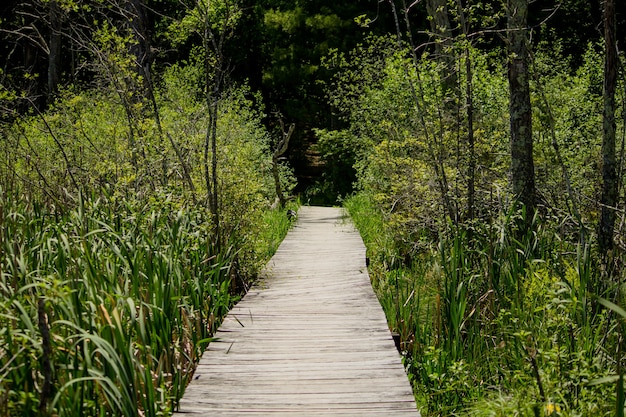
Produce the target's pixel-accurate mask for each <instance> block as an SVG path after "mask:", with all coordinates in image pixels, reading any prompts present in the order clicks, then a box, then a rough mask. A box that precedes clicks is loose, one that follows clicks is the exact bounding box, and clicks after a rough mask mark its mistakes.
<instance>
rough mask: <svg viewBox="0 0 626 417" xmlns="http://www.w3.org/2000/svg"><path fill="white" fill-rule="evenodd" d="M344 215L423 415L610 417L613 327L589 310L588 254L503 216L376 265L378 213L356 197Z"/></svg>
mask: <svg viewBox="0 0 626 417" xmlns="http://www.w3.org/2000/svg"><path fill="white" fill-rule="evenodd" d="M346 208H347V209H348V211H349V212H350V214H351V216H352V217H353V218H354V219H355V223H356V225H357V227H358V228H359V230H360V231H361V233H362V235H363V237H364V240H365V243H366V246H367V247H368V250H370V257H371V258H372V261H373V262H372V264H371V265H370V272H371V275H372V279H373V281H374V287H375V289H376V291H377V294H378V296H379V299H380V300H381V304H382V305H383V307H384V308H385V311H386V314H387V317H388V321H389V323H390V327H391V328H392V330H394V331H397V332H398V333H400V335H401V338H402V347H403V350H404V360H405V365H406V367H407V371H408V373H409V377H410V378H411V380H412V382H413V384H414V389H415V391H416V398H417V400H418V403H419V404H420V408H422V412H423V413H424V414H425V415H428V416H448V415H480V416H483V415H484V416H508V415H520V416H539V415H542V416H543V415H545V416H547V415H554V416H556V415H559V416H602V415H607V416H608V415H614V413H615V404H616V389H615V383H614V381H616V379H615V375H616V374H617V364H618V363H619V361H620V360H621V348H620V347H619V346H620V343H621V342H620V336H619V331H618V330H619V328H618V327H617V323H618V322H617V319H616V318H615V317H614V314H613V313H612V312H611V311H610V310H605V309H602V308H599V304H598V303H596V302H595V301H594V296H595V295H594V294H593V292H592V290H594V289H595V288H597V286H596V285H595V283H596V282H597V280H599V274H598V273H596V272H595V271H597V268H595V266H594V260H593V256H592V254H591V253H590V251H589V246H588V245H583V244H580V243H579V242H576V241H574V242H568V241H566V240H565V239H563V238H561V237H560V234H559V233H558V225H555V224H551V223H550V222H549V221H547V220H539V219H538V218H537V219H535V221H534V224H533V227H532V228H531V229H529V231H528V232H525V233H523V232H522V231H521V230H520V229H519V228H518V225H520V224H523V222H520V221H519V219H518V218H517V214H515V213H513V212H509V213H502V214H501V216H500V217H498V218H497V219H494V220H493V221H492V223H491V224H486V225H485V224H483V225H477V224H476V225H473V226H472V227H471V228H469V227H465V228H461V227H451V228H450V230H448V231H445V232H442V237H441V238H440V241H439V242H433V244H432V245H431V247H430V249H429V250H422V252H421V253H419V254H415V255H414V256H412V258H411V260H410V261H409V262H404V263H400V262H396V263H395V264H394V263H393V262H387V263H386V264H384V265H381V264H380V261H381V260H383V261H384V260H388V259H390V258H393V253H394V246H393V237H392V236H388V235H386V233H387V232H386V230H388V229H387V228H386V227H385V221H384V216H383V215H382V214H381V213H380V212H379V211H377V210H376V208H375V206H374V205H373V204H372V203H371V200H370V199H368V198H367V196H365V195H357V196H355V197H353V198H351V199H349V200H348V201H346ZM363 216H367V218H365V219H364V218H362V217H363ZM371 226H375V227H371ZM381 241H384V242H385V243H384V245H380V242H381ZM383 246H384V247H383Z"/></svg>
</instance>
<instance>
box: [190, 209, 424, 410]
mask: <svg viewBox="0 0 626 417" xmlns="http://www.w3.org/2000/svg"><path fill="white" fill-rule="evenodd" d="M262 276H263V278H262V279H261V280H259V282H258V283H257V284H256V285H255V286H254V287H253V288H252V289H250V291H249V292H248V294H246V296H245V297H244V298H243V299H242V300H241V301H240V302H239V303H238V304H237V305H236V306H235V307H234V308H233V309H232V310H231V311H230V313H229V314H228V316H227V317H226V318H225V319H224V322H223V323H222V325H221V327H220V329H219V330H218V332H217V333H216V334H215V338H216V340H215V341H213V342H211V343H210V344H209V346H208V348H207V350H206V352H205V353H204V355H203V356H202V359H201V360H200V363H199V365H198V368H197V369H196V372H195V374H194V379H193V381H192V382H191V384H190V385H189V386H188V388H187V390H186V392H185V395H184V397H183V399H182V400H181V403H180V408H179V411H178V414H180V415H189V416H194V417H195V416H209V415H210V416H218V417H219V416H246V415H250V416H255V415H257V416H273V417H280V416H311V417H319V416H355V417H356V416H359V417H367V416H391V417H393V416H403V417H404V416H419V412H418V411H417V409H416V405H415V400H414V397H413V393H412V390H411V386H410V384H409V382H408V379H407V376H406V374H405V372H404V368H403V366H402V361H401V357H400V355H399V354H398V352H397V351H396V349H395V345H394V343H393V340H392V338H391V334H390V332H389V329H388V327H387V322H386V319H385V316H384V313H383V311H382V308H381V307H380V304H379V303H378V300H377V299H376V296H375V295H374V292H373V290H372V288H371V284H370V280H369V276H368V274H367V268H366V265H365V247H364V246H363V242H362V240H361V237H360V236H359V234H358V232H357V231H356V230H355V229H354V227H353V226H352V225H351V224H350V223H349V222H347V221H346V220H345V219H344V218H343V215H342V212H341V210H340V209H335V208H322V207H302V208H301V209H300V212H299V213H298V222H297V224H296V225H295V227H294V228H293V229H292V230H291V231H290V232H289V233H288V235H287V237H286V238H285V240H284V241H283V243H282V244H281V246H280V247H279V249H278V251H277V252H276V254H275V255H274V257H273V258H272V259H271V261H270V262H269V263H268V265H267V267H266V270H265V271H264V273H263V275H262Z"/></svg>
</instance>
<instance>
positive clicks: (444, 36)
mask: <svg viewBox="0 0 626 417" xmlns="http://www.w3.org/2000/svg"><path fill="white" fill-rule="evenodd" d="M426 10H427V11H428V15H429V16H430V30H431V33H432V36H433V37H434V38H435V58H436V59H437V60H438V61H439V62H440V63H441V64H442V69H441V75H442V80H443V86H444V98H445V99H448V96H449V95H450V93H451V92H454V91H455V90H456V88H457V71H456V65H455V56H454V52H453V51H452V48H453V37H452V30H451V29H450V19H449V18H448V6H447V1H446V0H428V1H427V2H426ZM453 98H454V96H453ZM448 101H454V100H446V102H448Z"/></svg>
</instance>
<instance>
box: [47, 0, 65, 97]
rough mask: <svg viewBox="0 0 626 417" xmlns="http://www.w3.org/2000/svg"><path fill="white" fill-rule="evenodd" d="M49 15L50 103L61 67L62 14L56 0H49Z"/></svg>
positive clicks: (55, 89)
mask: <svg viewBox="0 0 626 417" xmlns="http://www.w3.org/2000/svg"><path fill="white" fill-rule="evenodd" d="M49 15H50V38H49V39H50V42H49V45H48V50H49V53H48V94H47V102H48V104H51V103H52V102H53V101H54V96H55V95H56V92H57V87H58V85H59V81H60V74H59V72H60V67H61V65H60V64H61V25H62V20H61V19H62V14H61V9H60V8H59V4H58V3H57V1H56V0H51V1H50V4H49Z"/></svg>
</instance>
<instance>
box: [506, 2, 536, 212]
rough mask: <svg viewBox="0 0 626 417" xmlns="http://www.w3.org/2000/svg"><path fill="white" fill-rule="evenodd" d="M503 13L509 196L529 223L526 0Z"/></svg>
mask: <svg viewBox="0 0 626 417" xmlns="http://www.w3.org/2000/svg"><path fill="white" fill-rule="evenodd" d="M507 11H508V49H509V51H508V52H509V74H508V75H509V100H510V101H509V113H510V128H511V182H512V187H513V194H514V195H515V198H516V199H517V201H518V202H519V203H520V204H522V205H523V206H525V207H526V213H527V221H529V222H530V221H531V220H532V216H533V214H534V210H535V166H534V161H533V137H532V109H531V106H530V84H529V80H528V52H529V51H528V29H527V16H528V0H508V10H507Z"/></svg>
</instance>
